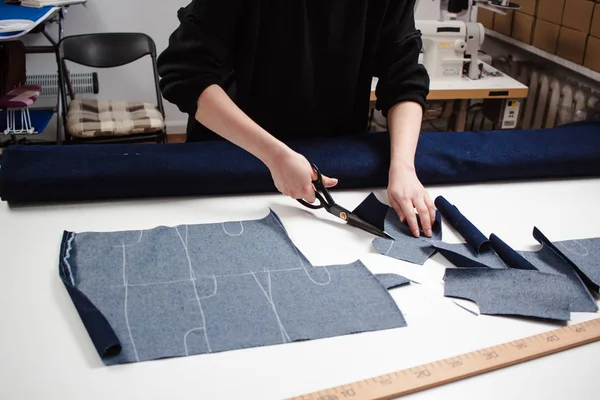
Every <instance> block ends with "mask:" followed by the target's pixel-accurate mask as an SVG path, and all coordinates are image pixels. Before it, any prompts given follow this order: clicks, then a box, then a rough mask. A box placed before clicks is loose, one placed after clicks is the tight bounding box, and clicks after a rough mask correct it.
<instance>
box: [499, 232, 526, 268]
mask: <svg viewBox="0 0 600 400" xmlns="http://www.w3.org/2000/svg"><path fill="white" fill-rule="evenodd" d="M490 242H491V243H492V247H493V248H494V250H495V251H496V253H497V254H498V255H499V256H500V258H501V259H502V260H503V261H504V263H505V264H506V265H508V267H509V268H514V269H530V270H535V269H536V268H535V267H534V266H533V265H531V263H530V262H529V261H527V260H526V259H525V258H523V256H521V255H520V254H519V253H517V252H516V251H515V250H513V249H512V248H511V247H510V246H509V245H508V244H506V243H505V242H503V241H502V239H500V238H499V237H498V236H496V235H495V234H493V233H492V234H491V235H490Z"/></svg>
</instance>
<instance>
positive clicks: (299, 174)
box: [267, 149, 337, 203]
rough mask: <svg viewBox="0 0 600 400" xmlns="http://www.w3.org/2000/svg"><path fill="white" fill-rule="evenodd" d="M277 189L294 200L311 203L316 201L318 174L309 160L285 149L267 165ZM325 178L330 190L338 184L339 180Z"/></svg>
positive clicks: (324, 182)
mask: <svg viewBox="0 0 600 400" xmlns="http://www.w3.org/2000/svg"><path fill="white" fill-rule="evenodd" d="M267 167H268V168H269V170H270V171H271V177H272V178H273V182H274V183H275V187H277V190H279V191H280V192H281V193H282V194H284V195H286V196H290V197H291V198H293V199H304V200H306V201H307V202H309V203H313V202H314V201H315V188H314V186H313V184H312V181H313V180H315V179H317V173H316V171H315V170H314V169H313V168H312V166H311V165H310V163H309V162H308V160H307V159H306V158H305V157H304V156H303V155H301V154H299V153H296V152H295V151H293V150H291V149H285V150H283V151H282V152H281V154H278V155H277V156H275V157H274V158H273V161H271V162H269V163H267ZM322 177H323V184H324V185H325V187H327V188H330V187H333V186H335V185H336V184H337V179H333V178H329V177H326V176H325V175H323V176H322Z"/></svg>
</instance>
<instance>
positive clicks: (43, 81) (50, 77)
mask: <svg viewBox="0 0 600 400" xmlns="http://www.w3.org/2000/svg"><path fill="white" fill-rule="evenodd" d="M69 79H70V81H71V86H72V87H73V91H74V92H75V94H83V93H91V94H98V74H97V73H96V72H91V73H80V72H76V73H69ZM27 84H29V85H40V86H41V87H42V92H41V93H40V95H41V96H56V95H58V74H37V75H27Z"/></svg>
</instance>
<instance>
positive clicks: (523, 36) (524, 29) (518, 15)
mask: <svg viewBox="0 0 600 400" xmlns="http://www.w3.org/2000/svg"><path fill="white" fill-rule="evenodd" d="M534 25H535V18H534V17H532V16H531V15H527V14H524V13H522V12H518V11H517V12H515V15H514V17H513V28H512V37H513V38H515V39H517V40H518V41H520V42H523V43H527V44H531V39H532V38H533V27H534Z"/></svg>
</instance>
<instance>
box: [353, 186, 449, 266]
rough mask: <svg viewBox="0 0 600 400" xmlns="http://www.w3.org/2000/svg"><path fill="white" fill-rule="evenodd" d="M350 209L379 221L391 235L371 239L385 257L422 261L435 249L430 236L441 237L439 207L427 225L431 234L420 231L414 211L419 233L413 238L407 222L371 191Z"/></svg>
mask: <svg viewBox="0 0 600 400" xmlns="http://www.w3.org/2000/svg"><path fill="white" fill-rule="evenodd" d="M384 211H385V213H384ZM353 212H354V213H355V214H356V215H358V216H359V217H360V218H362V219H364V220H365V221H367V222H369V223H371V224H373V225H375V226H377V227H381V226H382V225H383V228H384V230H385V232H387V233H388V234H389V235H390V236H392V237H393V238H394V240H390V239H385V238H379V237H378V238H375V239H374V240H373V246H374V247H375V249H377V251H379V252H380V253H381V254H383V255H385V256H388V257H392V258H396V259H398V260H403V261H408V262H411V263H414V264H420V265H422V264H423V263H425V261H427V259H428V258H429V257H431V256H432V255H433V254H434V253H435V249H434V248H433V247H432V246H431V244H430V240H432V239H433V240H441V239H442V221H441V218H442V217H441V214H440V213H439V211H438V212H436V220H435V221H433V224H432V227H431V228H432V232H433V235H432V238H428V237H426V236H425V235H424V233H423V230H422V226H421V220H420V219H419V216H418V214H417V221H418V223H419V228H420V229H421V236H420V237H418V238H416V237H414V236H413V235H412V233H411V232H410V227H409V226H408V223H407V222H406V221H405V222H404V223H402V222H400V218H399V217H398V214H397V213H396V211H395V210H394V209H393V208H391V207H389V206H387V205H385V204H383V203H382V202H380V201H379V200H378V199H377V197H375V195H374V194H373V193H371V194H370V195H369V196H368V197H367V198H366V199H365V200H363V201H362V202H361V204H359V205H358V206H357V207H356V208H355V209H354V211H353Z"/></svg>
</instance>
